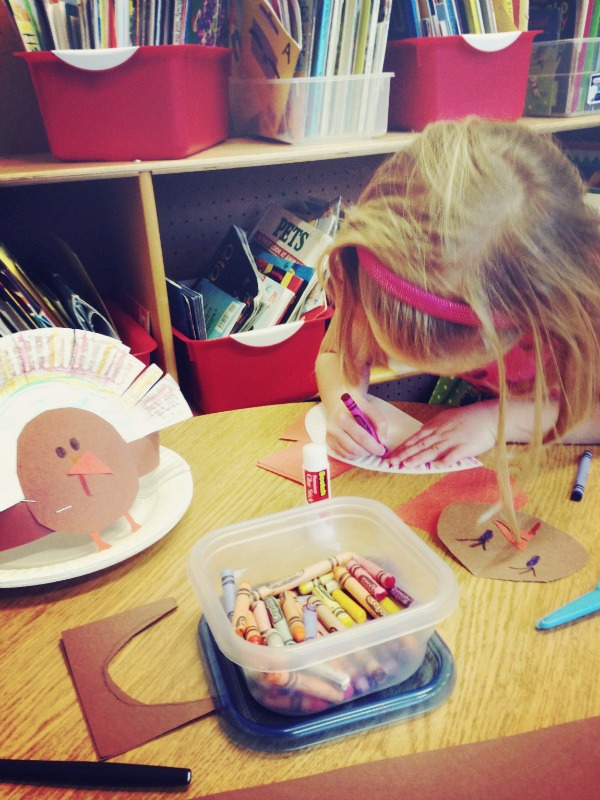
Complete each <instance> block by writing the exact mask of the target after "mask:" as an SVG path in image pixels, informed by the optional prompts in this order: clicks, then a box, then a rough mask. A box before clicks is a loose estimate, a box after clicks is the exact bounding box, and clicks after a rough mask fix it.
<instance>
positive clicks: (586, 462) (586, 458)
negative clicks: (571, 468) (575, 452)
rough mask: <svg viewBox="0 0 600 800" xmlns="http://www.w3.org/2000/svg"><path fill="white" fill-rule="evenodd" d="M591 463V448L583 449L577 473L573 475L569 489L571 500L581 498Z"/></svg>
mask: <svg viewBox="0 0 600 800" xmlns="http://www.w3.org/2000/svg"><path fill="white" fill-rule="evenodd" d="M591 463H592V452H591V450H584V451H583V453H582V454H581V458H580V459H579V466H578V467H577V475H575V483H574V484H573V489H572V490H571V500H577V501H579V500H581V499H582V498H583V492H584V489H585V484H586V481H587V476H588V473H589V471H590V464H591Z"/></svg>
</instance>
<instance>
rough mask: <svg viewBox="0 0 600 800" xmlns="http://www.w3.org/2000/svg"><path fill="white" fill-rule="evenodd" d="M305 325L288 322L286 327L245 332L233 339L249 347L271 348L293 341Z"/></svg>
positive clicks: (277, 326)
mask: <svg viewBox="0 0 600 800" xmlns="http://www.w3.org/2000/svg"><path fill="white" fill-rule="evenodd" d="M303 325H304V323H303V322H302V321H300V322H288V323H286V324H285V325H273V326H272V327H271V328H262V329H261V330H258V331H245V332H244V333H234V334H232V336H231V338H232V339H235V340H236V342H240V344H245V345H247V346H248V347H270V346H271V345H274V344H279V343H280V342H285V341H286V340H287V339H291V337H292V336H294V335H295V334H296V333H297V332H298V331H299V330H300V328H301V327H302V326H303Z"/></svg>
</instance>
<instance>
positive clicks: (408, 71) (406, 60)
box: [384, 31, 538, 131]
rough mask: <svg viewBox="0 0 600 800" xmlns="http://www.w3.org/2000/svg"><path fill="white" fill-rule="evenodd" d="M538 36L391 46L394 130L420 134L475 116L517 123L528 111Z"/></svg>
mask: <svg viewBox="0 0 600 800" xmlns="http://www.w3.org/2000/svg"><path fill="white" fill-rule="evenodd" d="M536 33H538V31H522V32H514V33H498V34H489V33H486V34H464V35H460V36H437V37H429V38H422V39H401V40H398V41H392V42H388V45H387V51H386V58H385V67H384V69H385V70H386V71H390V72H394V73H395V77H394V78H393V79H392V83H391V87H390V106H389V120H388V123H389V128H390V129H396V130H398V129H407V128H408V129H411V130H416V131H420V130H423V128H424V127H425V126H426V125H428V124H429V123H430V122H435V121H436V120H440V119H461V118H462V117H467V116H469V115H471V114H473V115H476V116H479V117H489V118H493V119H507V120H513V119H518V118H519V117H521V116H522V115H523V111H524V109H525V95H526V92H527V77H528V74H529V62H530V60H531V47H532V41H533V37H534V36H535V35H536Z"/></svg>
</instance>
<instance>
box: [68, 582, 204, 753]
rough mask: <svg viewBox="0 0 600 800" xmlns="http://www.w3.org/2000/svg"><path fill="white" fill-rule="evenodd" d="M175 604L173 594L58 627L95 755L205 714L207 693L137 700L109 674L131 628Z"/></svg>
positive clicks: (130, 745) (130, 747)
mask: <svg viewBox="0 0 600 800" xmlns="http://www.w3.org/2000/svg"><path fill="white" fill-rule="evenodd" d="M176 608H177V603H176V602H175V600H173V599H172V598H166V599H164V600H157V601H156V602H154V603H149V604H148V605H144V606H139V607H138V608H134V609H130V610H128V611H124V612H122V613H121V614H115V615H114V616H112V617H108V618H106V619H102V620H98V621H96V622H90V623H88V624H87V625H81V626H79V627H77V628H71V629H70V630H66V631H63V633H62V646H63V650H64V653H65V656H66V659H67V662H68V665H69V668H70V670H71V677H72V679H73V683H74V684H75V689H76V690H77V696H78V698H79V703H80V705H81V708H82V711H83V714H84V716H85V719H86V722H87V725H88V729H89V732H90V735H91V737H92V741H93V743H94V747H95V749H96V752H97V753H98V757H99V758H111V757H112V756H117V755H120V754H121V753H125V752H127V751H128V750H133V749H134V748H136V747H139V746H140V745H141V744H144V743H145V742H149V741H150V740H152V739H155V738H156V737H158V736H162V735H163V734H165V733H169V732H170V731H172V730H175V729H176V728H180V727H181V726H182V725H186V724H187V723H188V722H192V721H193V720H195V719H199V718H200V717H203V716H205V715H206V714H210V713H211V712H212V711H213V710H214V707H213V703H212V700H211V699H210V698H204V699H201V700H195V701H191V702H183V703H160V704H152V705H151V704H146V703H140V702H139V701H138V700H136V699H135V698H133V697H131V696H130V695H128V694H126V693H125V692H123V691H122V690H121V689H120V688H119V687H118V686H117V685H116V684H115V682H114V681H113V679H112V678H111V677H110V674H109V665H110V662H111V661H112V659H113V658H114V657H115V656H116V654H117V653H118V652H119V650H121V649H122V648H123V647H124V646H125V645H126V644H127V642H128V641H129V640H130V639H132V638H133V637H134V636H135V635H136V634H138V633H140V632H141V631H143V630H144V629H145V628H147V627H149V626H150V625H152V624H153V623H155V622H157V621H158V620H160V619H162V618H163V617H164V616H166V615H167V614H169V613H171V612H172V611H174V610H175V609H176Z"/></svg>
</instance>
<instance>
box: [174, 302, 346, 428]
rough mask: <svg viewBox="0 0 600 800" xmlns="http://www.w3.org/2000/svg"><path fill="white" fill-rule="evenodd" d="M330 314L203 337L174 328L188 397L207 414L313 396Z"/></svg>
mask: <svg viewBox="0 0 600 800" xmlns="http://www.w3.org/2000/svg"><path fill="white" fill-rule="evenodd" d="M331 314H332V311H331V310H330V309H328V310H327V311H326V312H325V313H324V314H322V315H320V316H319V317H318V318H317V319H312V320H309V321H306V322H292V323H287V324H285V325H276V326H274V327H272V328H266V329H264V330H259V331H249V332H247V333H240V334H233V335H232V336H225V337H223V338H221V339H210V340H203V341H197V340H193V339H188V338H187V336H184V335H183V334H182V333H180V332H179V331H177V330H175V329H173V335H174V343H175V354H176V357H177V368H178V371H179V383H180V385H181V388H182V391H183V393H184V395H185V396H186V397H187V399H188V401H190V402H192V403H193V404H194V405H196V406H197V407H198V409H200V410H201V411H203V412H204V413H206V414H210V413H213V412H216V411H231V410H232V409H236V408H250V407H252V406H264V405H274V404H276V403H293V402H299V401H302V400H309V399H310V398H311V397H314V396H315V394H316V393H317V381H316V378H315V361H316V358H317V354H318V352H319V348H320V346H321V341H322V339H323V336H324V335H325V330H326V327H327V323H328V321H329V319H330V317H331Z"/></svg>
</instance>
